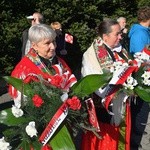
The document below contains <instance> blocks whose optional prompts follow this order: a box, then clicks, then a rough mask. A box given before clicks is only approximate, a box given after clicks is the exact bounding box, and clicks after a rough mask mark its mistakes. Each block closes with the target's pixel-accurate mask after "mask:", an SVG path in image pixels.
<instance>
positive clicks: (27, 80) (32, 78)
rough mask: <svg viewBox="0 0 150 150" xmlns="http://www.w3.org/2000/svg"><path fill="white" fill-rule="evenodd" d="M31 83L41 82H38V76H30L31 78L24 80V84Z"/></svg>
mask: <svg viewBox="0 0 150 150" xmlns="http://www.w3.org/2000/svg"><path fill="white" fill-rule="evenodd" d="M31 81H36V82H37V81H39V80H38V78H37V77H36V76H32V75H29V76H27V77H26V78H25V79H24V80H23V82H24V83H30V82H31Z"/></svg>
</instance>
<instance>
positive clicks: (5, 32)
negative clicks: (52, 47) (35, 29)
mask: <svg viewBox="0 0 150 150" xmlns="http://www.w3.org/2000/svg"><path fill="white" fill-rule="evenodd" d="M144 5H150V2H149V1H147V0H132V1H128V0H91V1H89V0H55V1H54V0H49V1H48V0H24V1H22V0H17V1H9V0H1V2H0V11H1V13H0V20H1V24H0V45H1V55H0V73H1V74H9V73H10V72H11V70H12V69H13V67H14V66H15V65H16V63H17V62H18V61H19V60H20V58H21V41H20V38H21V34H22V31H23V30H24V29H25V28H27V27H29V26H30V24H29V23H28V22H27V19H26V16H28V15H31V14H32V13H33V12H35V11H39V12H41V13H42V14H43V15H44V18H45V23H46V24H50V23H51V22H52V21H59V22H61V23H62V25H63V28H64V30H65V31H66V32H69V33H71V34H72V35H74V36H75V37H76V39H77V42H78V43H79V47H80V50H81V51H82V52H84V51H85V50H86V49H87V48H88V47H89V46H90V44H91V42H92V40H93V38H94V37H95V36H96V32H95V28H96V26H97V25H98V24H99V22H100V21H102V20H103V19H104V18H113V19H116V18H117V17H119V16H124V17H126V18H127V21H128V26H129V27H130V25H131V24H132V23H134V22H135V21H136V11H137V9H138V8H139V7H141V6H144Z"/></svg>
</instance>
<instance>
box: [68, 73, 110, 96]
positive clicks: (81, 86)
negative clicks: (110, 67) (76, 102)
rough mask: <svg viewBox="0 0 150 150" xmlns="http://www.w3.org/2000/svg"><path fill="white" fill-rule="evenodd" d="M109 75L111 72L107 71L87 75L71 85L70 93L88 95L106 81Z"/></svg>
mask: <svg viewBox="0 0 150 150" xmlns="http://www.w3.org/2000/svg"><path fill="white" fill-rule="evenodd" d="M111 77H112V74H108V73H107V74H105V73H104V74H101V75H100V74H93V75H87V76H85V77H84V78H82V79H81V80H79V81H78V82H77V83H76V84H74V85H73V86H72V88H71V89H72V91H73V93H72V94H73V95H77V96H79V97H85V96H88V95H89V94H91V93H93V92H94V91H96V90H97V89H99V88H100V87H103V86H104V85H105V84H106V83H108V81H109V80H110V78H111Z"/></svg>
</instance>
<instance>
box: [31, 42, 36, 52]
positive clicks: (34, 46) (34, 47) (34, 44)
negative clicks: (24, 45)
mask: <svg viewBox="0 0 150 150" xmlns="http://www.w3.org/2000/svg"><path fill="white" fill-rule="evenodd" d="M31 47H32V48H33V49H35V50H36V49H37V44H36V43H34V42H32V43H31Z"/></svg>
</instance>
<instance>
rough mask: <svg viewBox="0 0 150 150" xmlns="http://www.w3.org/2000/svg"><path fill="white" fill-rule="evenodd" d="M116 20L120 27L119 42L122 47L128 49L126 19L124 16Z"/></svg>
mask: <svg viewBox="0 0 150 150" xmlns="http://www.w3.org/2000/svg"><path fill="white" fill-rule="evenodd" d="M117 22H118V23H119V25H120V27H121V33H122V35H121V37H122V39H121V40H120V44H121V45H122V47H123V48H125V49H126V50H128V49H129V39H128V35H127V34H128V29H127V28H126V25H127V20H126V18H125V17H119V18H118V19H117Z"/></svg>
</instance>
